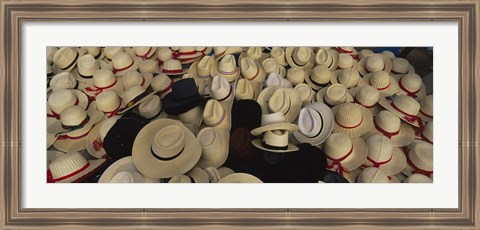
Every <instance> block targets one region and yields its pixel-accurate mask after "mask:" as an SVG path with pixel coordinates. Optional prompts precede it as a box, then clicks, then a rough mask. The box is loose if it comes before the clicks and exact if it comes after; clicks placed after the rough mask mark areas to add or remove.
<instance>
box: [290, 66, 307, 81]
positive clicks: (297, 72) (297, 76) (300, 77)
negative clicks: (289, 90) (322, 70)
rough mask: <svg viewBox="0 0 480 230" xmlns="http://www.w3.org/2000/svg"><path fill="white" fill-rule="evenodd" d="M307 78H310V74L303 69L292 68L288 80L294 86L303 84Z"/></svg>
mask: <svg viewBox="0 0 480 230" xmlns="http://www.w3.org/2000/svg"><path fill="white" fill-rule="evenodd" d="M306 78H308V74H307V72H306V71H305V70H303V69H301V68H298V67H292V68H290V69H288V71H287V80H288V81H290V83H292V85H294V86H295V85H298V84H300V83H303V82H304V81H305V79H306Z"/></svg>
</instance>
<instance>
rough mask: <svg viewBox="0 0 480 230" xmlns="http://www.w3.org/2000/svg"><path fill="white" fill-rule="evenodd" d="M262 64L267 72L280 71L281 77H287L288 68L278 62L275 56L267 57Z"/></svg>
mask: <svg viewBox="0 0 480 230" xmlns="http://www.w3.org/2000/svg"><path fill="white" fill-rule="evenodd" d="M282 51H283V50H282ZM270 55H271V53H270ZM262 64H263V68H264V69H265V72H266V73H267V74H270V73H278V74H279V75H280V76H281V77H285V76H286V74H287V70H286V69H285V67H284V66H283V65H280V64H278V62H277V61H276V60H275V59H274V58H267V59H265V60H264V61H263V62H262Z"/></svg>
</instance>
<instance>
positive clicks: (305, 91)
mask: <svg viewBox="0 0 480 230" xmlns="http://www.w3.org/2000/svg"><path fill="white" fill-rule="evenodd" d="M295 90H297V92H298V93H299V94H300V98H301V99H302V101H307V102H310V101H311V98H312V96H313V90H312V87H310V86H309V85H307V84H303V83H302V84H298V85H297V86H295ZM309 99H310V101H308V100H309Z"/></svg>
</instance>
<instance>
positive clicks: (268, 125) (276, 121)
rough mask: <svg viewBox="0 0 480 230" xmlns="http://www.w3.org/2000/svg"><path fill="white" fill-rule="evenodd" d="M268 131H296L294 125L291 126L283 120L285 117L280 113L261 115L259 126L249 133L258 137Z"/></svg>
mask: <svg viewBox="0 0 480 230" xmlns="http://www.w3.org/2000/svg"><path fill="white" fill-rule="evenodd" d="M270 130H286V131H289V132H295V131H297V130H298V126H297V125H296V124H291V123H289V122H287V120H286V119H285V115H283V114H282V113H281V112H277V113H270V114H262V117H261V125H260V127H258V128H255V129H253V130H252V131H250V133H251V134H252V135H253V136H259V135H260V134H262V133H264V132H266V131H270Z"/></svg>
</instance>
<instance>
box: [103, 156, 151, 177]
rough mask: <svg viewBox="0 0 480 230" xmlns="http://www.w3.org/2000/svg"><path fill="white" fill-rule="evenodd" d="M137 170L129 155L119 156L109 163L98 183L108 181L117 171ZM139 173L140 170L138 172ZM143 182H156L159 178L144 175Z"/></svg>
mask: <svg viewBox="0 0 480 230" xmlns="http://www.w3.org/2000/svg"><path fill="white" fill-rule="evenodd" d="M123 171H127V172H138V170H137V168H136V167H135V165H134V164H133V160H132V157H131V156H128V157H124V158H121V159H119V160H117V161H115V162H114V163H113V164H111V165H110V166H109V167H108V168H107V169H106V170H105V171H104V172H103V173H102V176H101V177H100V179H99V180H98V183H110V181H111V180H112V178H113V177H114V176H115V175H116V174H117V173H119V172H123ZM139 173H140V172H139ZM143 177H144V179H145V182H144V183H158V182H159V179H156V178H149V177H146V176H144V175H143Z"/></svg>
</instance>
